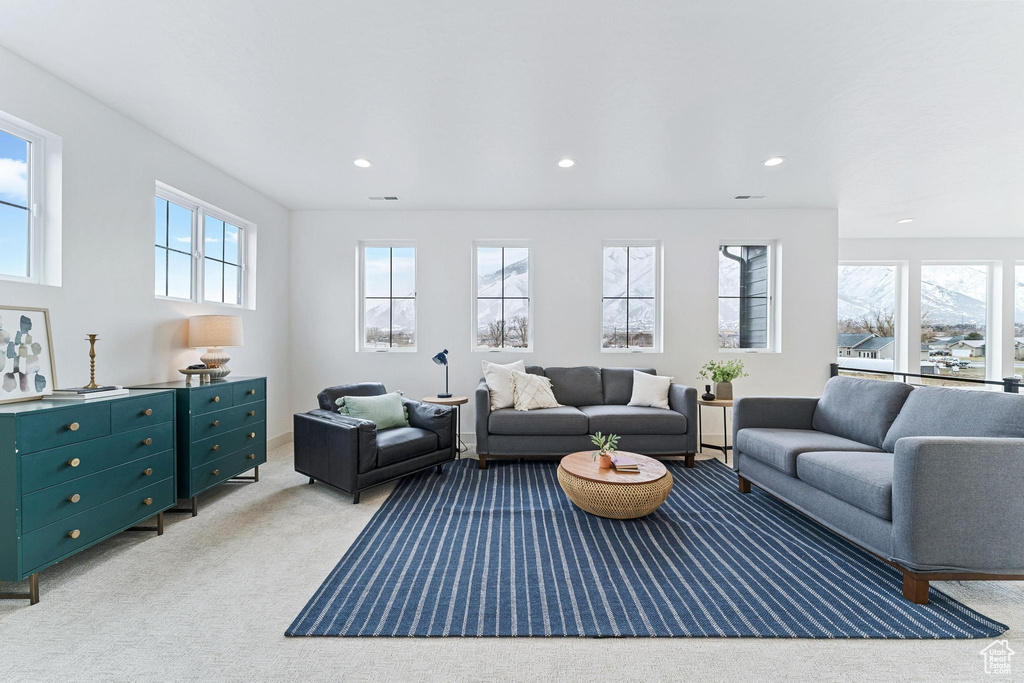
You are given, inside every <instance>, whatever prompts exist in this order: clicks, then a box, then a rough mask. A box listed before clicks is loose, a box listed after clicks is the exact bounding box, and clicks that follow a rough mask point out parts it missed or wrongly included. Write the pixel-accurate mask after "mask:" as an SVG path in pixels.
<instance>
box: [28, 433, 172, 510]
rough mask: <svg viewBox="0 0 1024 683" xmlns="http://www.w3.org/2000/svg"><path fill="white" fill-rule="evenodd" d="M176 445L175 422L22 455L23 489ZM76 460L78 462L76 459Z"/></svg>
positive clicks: (31, 488) (49, 484)
mask: <svg viewBox="0 0 1024 683" xmlns="http://www.w3.org/2000/svg"><path fill="white" fill-rule="evenodd" d="M147 442H148V443H147ZM173 446H174V429H173V427H172V423H170V422H164V423H163V424H158V425H153V426H152V427H143V428H142V429H133V430H132V431H130V432H122V433H120V434H113V435H111V436H105V437H102V438H99V439H93V440H92V441H86V442H84V443H77V444H72V445H71V446H64V447H62V448H54V449H51V450H48V451H42V452H40V453H31V454H29V455H23V456H21V489H22V491H23V492H24V493H31V492H33V491H37V490H39V489H42V488H46V487H47V486H54V485H57V484H62V483H64V482H67V481H71V480H72V479H78V478H80V477H84V476H86V475H89V474H93V473H95V472H99V471H101V470H105V469H107V468H110V467H114V466H115V465H120V464H121V463H125V462H129V461H131V460H135V459H136V458H141V457H143V456H145V455H151V454H153V453H160V452H161V451H166V450H168V449H170V448H173ZM76 461H77V462H76Z"/></svg>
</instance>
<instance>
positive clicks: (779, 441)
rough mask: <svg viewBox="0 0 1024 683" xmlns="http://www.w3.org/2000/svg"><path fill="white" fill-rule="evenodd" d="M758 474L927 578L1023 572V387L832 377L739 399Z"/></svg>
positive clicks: (739, 425)
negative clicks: (806, 387) (802, 392)
mask: <svg viewBox="0 0 1024 683" xmlns="http://www.w3.org/2000/svg"><path fill="white" fill-rule="evenodd" d="M733 444H734V449H735V455H736V459H735V464H734V467H735V469H736V471H737V473H738V474H739V489H740V493H747V492H749V491H750V485H751V483H753V484H755V485H757V486H758V487H759V488H761V489H763V490H765V491H766V492H768V493H770V494H772V495H773V496H775V497H777V498H779V499H781V500H783V501H784V502H786V503H788V504H789V505H791V506H792V507H794V508H796V509H798V510H800V511H801V512H803V513H804V514H806V515H808V516H810V517H812V518H813V519H815V520H817V521H818V522H820V523H822V524H824V525H825V526H827V527H828V528H830V529H832V530H834V531H836V532H838V533H839V534H841V535H842V536H844V537H846V538H848V539H850V540H851V541H853V542H854V543H856V544H858V545H860V546H862V547H863V548H865V549H866V550H869V551H870V552H872V553H874V554H875V555H877V556H879V557H880V558H882V559H883V560H885V561H887V562H889V563H890V564H892V565H893V566H895V567H896V568H897V569H899V570H901V571H902V572H903V594H904V596H906V598H907V599H908V600H911V601H912V602H916V603H919V604H927V602H928V582H929V581H935V580H983V579H1009V578H1021V577H1020V575H1022V574H1024V537H1022V536H1021V534H1020V529H1021V528H1024V495H1022V491H1024V396H1020V395H1016V394H1007V393H990V392H985V391H965V390H962V389H947V388H943V387H916V388H913V387H910V386H909V385H906V384H902V383H899V382H885V381H878V380H869V379H854V378H851V377H834V378H832V379H830V380H829V381H828V383H827V384H826V385H825V391H824V393H823V395H822V396H821V398H740V399H737V400H736V403H735V408H734V412H733Z"/></svg>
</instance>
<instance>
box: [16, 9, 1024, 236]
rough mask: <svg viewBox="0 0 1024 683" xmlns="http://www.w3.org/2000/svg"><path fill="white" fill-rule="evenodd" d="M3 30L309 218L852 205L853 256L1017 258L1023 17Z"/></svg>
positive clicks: (523, 14) (68, 13)
mask: <svg viewBox="0 0 1024 683" xmlns="http://www.w3.org/2000/svg"><path fill="white" fill-rule="evenodd" d="M0 16H2V17H3V19H2V21H0V45H3V46H5V47H7V48H9V49H10V50H12V51H13V52H15V53H17V54H19V55H21V56H23V57H25V58H26V59H28V60H29V61H31V62H34V63H35V64H37V65H39V66H41V67H43V68H44V69H46V70H48V71H50V72H52V73H54V74H56V75H57V76H59V77H61V78H63V79H64V80H66V81H68V82H70V83H71V84H73V85H75V86H76V87H78V88H80V89H82V90H83V91H85V92H87V93H89V94H90V95H93V96H94V97H96V98H97V99H99V100H101V101H103V102H104V103H106V104H108V105H110V106H111V107H113V108H115V109H117V110H119V111H121V112H122V113H124V114H126V115H128V116H130V117H131V118H133V119H135V120H137V121H139V122H140V123H142V124H143V125H145V126H147V127H149V128H151V129H152V130H154V131H156V132H157V133H159V134H160V135H162V136H164V137H166V138H168V139H169V140H171V141H173V142H175V143H176V144H178V145H180V146H181V147H183V148H185V149H187V150H189V151H190V152H192V153H194V154H195V155H197V156H199V157H201V158H203V159H206V160H207V161H209V162H210V163H212V164H213V165H215V166H217V167H219V168H221V169H223V170H224V171H226V172H228V173H230V174H231V175H233V176H235V177H237V178H239V179H241V180H242V181H244V182H246V183H248V184H249V185H251V186H253V187H255V188H257V189H258V190H260V191H262V192H264V193H266V194H267V195H269V196H271V197H274V198H276V199H277V200H279V201H280V202H282V203H283V204H285V205H286V206H288V207H290V208H295V209H299V208H345V209H350V208H351V209H354V208H359V209H365V208H384V207H383V206H382V204H383V202H370V201H368V200H367V196H369V195H384V194H388V195H391V194H394V195H398V196H399V197H401V200H400V201H399V202H396V203H390V202H389V203H388V205H387V207H386V208H387V209H393V208H405V209H435V208H446V209H459V208H466V209H471V208H502V209H541V208H609V209H612V208H689V207H702V208H709V207H710V208H714V207H720V208H736V207H738V206H746V207H750V206H757V207H764V208H773V207H835V206H838V207H839V209H840V221H841V231H842V234H843V235H844V236H886V237H890V236H892V237H906V236H915V235H917V236H958V237H963V236H975V235H978V236H980V235H988V236H1008V235H1024V190H1022V186H1024V3H1016V2H995V3H986V2H963V3H956V2H953V3H950V2H861V1H854V2H821V1H818V0H813V1H810V2H791V1H785V2H783V1H779V2H723V1H722V0H717V1H715V2H707V1H701V2H682V1H679V0H666V1H664V2H643V3H640V2H622V1H621V0H612V1H608V0H560V1H558V2H551V0H541V1H536V0H515V1H514V2H512V1H509V2H497V1H490V2H487V1H484V2H469V1H462V2H455V1H450V0H431V1H429V2H424V1H423V0H400V1H393V2H388V1H384V0H378V1H376V2H366V1H360V2H336V1H333V0H319V1H315V0H302V1H295V0H289V1H285V0H280V1H277V2H266V1H262V2H254V1H252V0H248V1H246V0H176V1H175V2H138V1H137V0H89V1H82V2H70V1H63V2H62V1H57V0H34V1H33V2H25V1H24V0H0ZM0 76H2V74H0ZM0 80H2V79H0ZM776 154H781V155H785V156H787V157H788V159H789V160H788V162H787V163H786V164H784V165H782V166H780V167H777V168H774V169H767V168H764V167H762V166H761V163H760V162H761V161H762V160H763V159H765V158H767V157H769V156H772V155H776ZM563 156H569V157H573V158H575V159H576V160H577V161H578V163H577V165H576V167H575V168H572V169H568V170H564V169H560V168H558V167H557V166H556V161H557V160H558V159H559V158H561V157H563ZM356 157H366V158H369V159H371V160H372V161H373V162H374V166H373V168H371V169H366V170H363V169H358V168H356V167H355V166H353V165H352V159H353V158H356ZM737 194H764V195H768V199H766V200H762V201H758V202H756V203H754V202H746V203H742V202H738V201H736V200H734V199H732V197H733V196H734V195H737ZM904 216H913V217H915V218H916V219H917V220H916V221H915V222H914V223H912V224H910V225H897V224H896V223H895V221H896V219H898V218H902V217H904Z"/></svg>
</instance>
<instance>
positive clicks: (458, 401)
mask: <svg viewBox="0 0 1024 683" xmlns="http://www.w3.org/2000/svg"><path fill="white" fill-rule="evenodd" d="M420 400H421V401H423V402H424V403H433V404H434V405H438V406H454V407H455V419H456V420H457V421H458V434H457V435H456V438H457V439H458V442H457V443H456V444H455V452H456V453H457V454H458V458H459V459H461V458H462V454H463V453H465V452H466V451H468V450H469V447H468V446H467V445H466V442H464V441H463V440H462V406H463V404H465V403H469V396H451V397H449V398H438V397H437V396H426V397H424V398H422V399H420Z"/></svg>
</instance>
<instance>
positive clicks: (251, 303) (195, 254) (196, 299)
mask: <svg viewBox="0 0 1024 683" xmlns="http://www.w3.org/2000/svg"><path fill="white" fill-rule="evenodd" d="M155 196H156V197H158V198H160V199H164V200H166V201H168V202H172V203H174V204H177V205H179V206H183V207H185V208H186V209H189V210H190V211H192V296H191V297H190V298H188V299H185V298H182V297H174V296H166V295H163V294H156V293H155V292H154V297H155V298H157V299H160V300H164V301H184V302H189V303H196V304H204V305H207V306H223V307H226V308H235V309H250V310H255V308H256V296H255V291H254V290H255V273H254V268H253V267H252V266H251V265H250V264H251V263H252V262H253V261H254V260H255V253H256V224H255V223H252V222H250V221H247V220H245V219H244V218H241V217H240V216H236V215H235V214H233V213H230V212H228V211H224V210H223V209H219V208H217V207H216V206H213V205H212V204H209V203H207V202H204V201H202V200H201V199H197V198H196V197H193V196H192V195H190V194H187V193H185V192H182V191H181V190H176V189H174V188H173V187H171V186H169V185H166V184H164V183H161V182H159V181H158V182H157V183H156V191H155ZM206 216H210V217H211V218H213V219H215V220H219V221H224V222H226V223H230V224H231V225H233V226H235V227H237V228H238V231H239V234H238V260H239V263H238V266H239V268H240V269H241V282H240V287H241V290H242V301H241V303H238V304H235V303H224V302H221V301H212V300H207V299H206V296H205V285H206V282H205V278H206V251H205V248H206ZM152 233H153V230H152V227H150V234H151V235H152ZM154 246H156V245H154ZM153 270H154V272H156V262H155V261H154V262H153Z"/></svg>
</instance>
